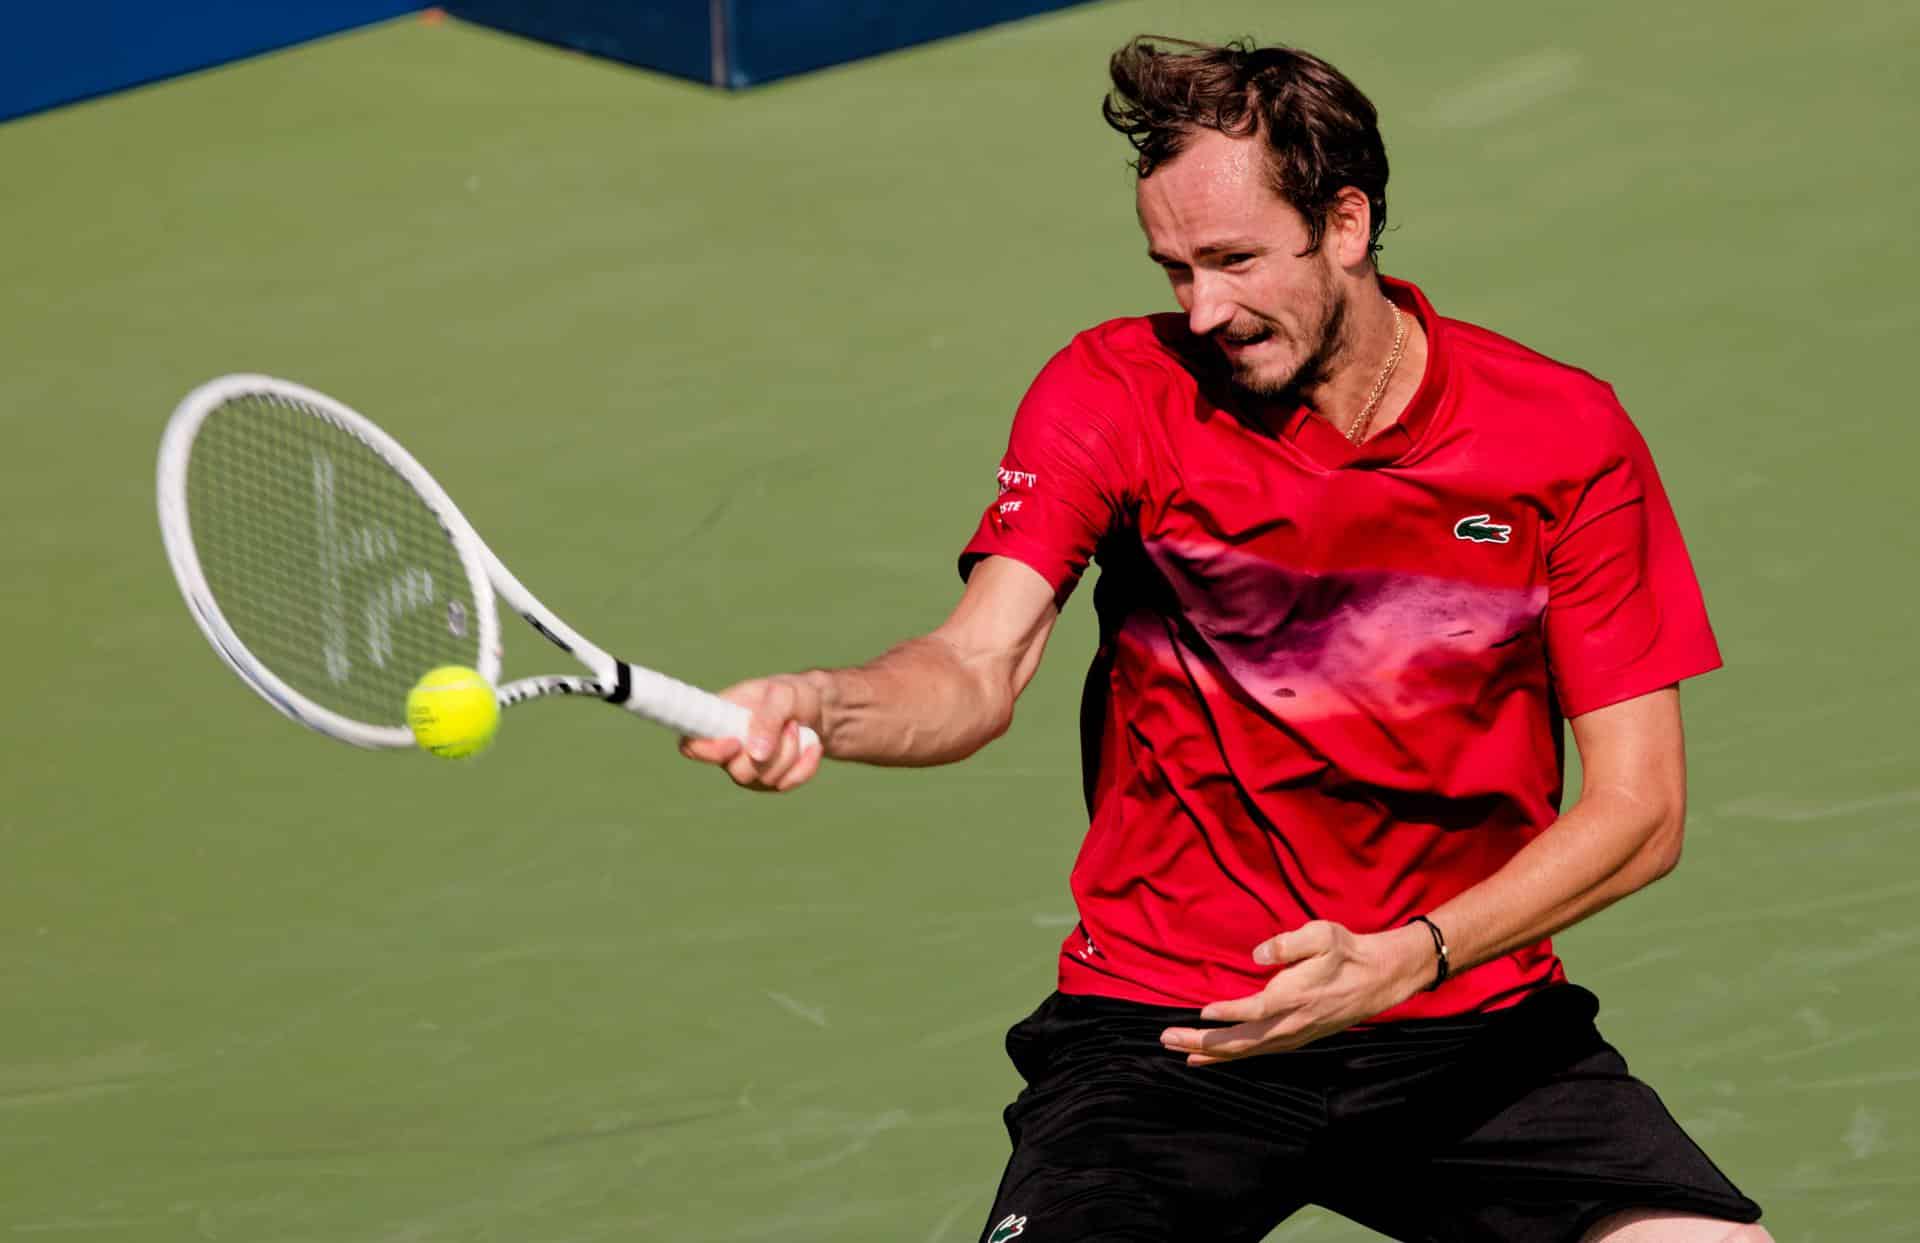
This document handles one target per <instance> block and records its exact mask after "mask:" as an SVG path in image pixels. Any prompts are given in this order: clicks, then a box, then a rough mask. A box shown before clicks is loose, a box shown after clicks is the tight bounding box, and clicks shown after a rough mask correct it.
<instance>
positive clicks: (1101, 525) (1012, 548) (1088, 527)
mask: <svg viewBox="0 0 1920 1243" xmlns="http://www.w3.org/2000/svg"><path fill="white" fill-rule="evenodd" d="M1088 354H1089V351H1087V350H1086V349H1085V348H1084V347H1082V346H1081V345H1080V344H1079V343H1076V344H1075V345H1073V346H1069V347H1068V348H1067V349H1065V350H1062V351H1061V352H1060V353H1059V354H1056V355H1055V356H1054V357H1053V359H1052V360H1051V361H1050V362H1048V364H1047V365H1046V367H1045V368H1043V369H1042V370H1041V372H1040V375H1039V376H1038V377H1037V378H1036V379H1035V380H1034V382H1033V386H1032V387H1031V388H1029V389H1028V390H1027V395H1026V397H1025V398H1024V399H1022V401H1021V402H1020V408H1019V410H1018V411H1017V412H1016V413H1015V415H1014V419H1013V432H1012V435H1011V436H1010V437H1009V439H1008V443H1007V451H1006V453H1005V454H1004V455H1003V456H1002V457H1001V459H1000V464H999V467H998V469H997V470H996V471H995V474H994V479H995V484H996V489H995V492H996V495H995V496H994V499H993V501H992V502H991V503H990V504H988V506H987V508H986V512H985V513H984V514H982V515H981V518H980V523H979V525H978V526H977V527H976V528H975V529H974V533H973V538H972V539H970V540H968V541H967V545H966V548H965V549H964V550H963V551H962V552H961V554H960V576H961V577H962V578H965V577H966V576H967V575H968V574H970V573H972V571H973V567H974V566H975V565H976V564H977V563H978V562H979V561H980V560H981V559H982V558H985V557H1012V558H1014V559H1015V560H1017V561H1021V562H1024V563H1025V564H1027V565H1029V566H1031V567H1032V568H1033V569H1035V570H1037V571H1038V572H1039V573H1040V575H1041V577H1043V578H1045V579H1046V580H1047V582H1048V583H1049V584H1050V585H1051V586H1052V587H1053V594H1054V602H1055V604H1056V605H1062V606H1064V605H1065V604H1066V601H1067V597H1068V596H1070V595H1071V594H1072V593H1073V589H1074V586H1075V585H1076V584H1077V583H1078V582H1079V581H1080V576H1081V575H1082V574H1084V573H1085V572H1086V568H1087V563H1088V562H1089V560H1091V559H1092V556H1093V551H1094V548H1095V547H1096V546H1097V545H1098V544H1099V542H1100V540H1101V538H1102V537H1103V536H1104V535H1105V534H1106V533H1107V532H1108V531H1109V530H1111V529H1112V528H1113V526H1114V524H1115V523H1116V522H1117V521H1118V519H1119V516H1120V515H1121V514H1122V513H1123V512H1124V510H1125V498H1126V495H1127V492H1128V479H1127V467H1126V462H1127V461H1128V460H1129V458H1130V455H1129V454H1128V453H1127V452H1126V451H1125V443H1126V436H1125V431H1124V429H1125V426H1126V421H1127V419H1128V418H1129V416H1130V415H1131V413H1132V407H1133V401H1132V398H1131V396H1130V395H1129V393H1128V391H1127V389H1126V387H1125V385H1124V383H1123V382H1122V381H1121V380H1120V379H1119V377H1118V376H1116V375H1114V374H1113V373H1112V372H1110V371H1108V370H1107V369H1106V368H1104V367H1101V366H1099V365H1097V364H1096V363H1094V362H1093V361H1092V360H1091V359H1090V358H1089V357H1088Z"/></svg>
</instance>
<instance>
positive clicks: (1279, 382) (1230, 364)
mask: <svg viewBox="0 0 1920 1243" xmlns="http://www.w3.org/2000/svg"><path fill="white" fill-rule="evenodd" d="M1319 302H1320V305H1319V307H1318V308H1317V313H1316V314H1315V315H1313V316H1312V317H1311V319H1310V321H1309V327H1308V329H1307V336H1306V339H1305V340H1303V341H1301V342H1300V343H1299V344H1300V345H1301V347H1302V353H1301V355H1300V358H1299V361H1298V362H1297V363H1296V364H1295V365H1294V366H1293V367H1292V368H1291V369H1290V370H1288V371H1286V372H1284V373H1280V374H1276V373H1273V372H1267V373H1264V374H1263V373H1262V372H1260V371H1258V370H1257V369H1256V368H1255V366H1254V364H1253V363H1252V362H1251V361H1250V360H1236V359H1227V360H1226V362H1227V372H1228V375H1227V379H1228V382H1229V383H1231V384H1232V385H1233V388H1234V390H1235V391H1236V392H1238V393H1240V394H1241V395H1242V396H1243V397H1247V398H1251V399H1253V400H1255V401H1258V402H1262V403H1280V402H1291V403H1294V404H1297V403H1298V401H1299V399H1300V396H1301V394H1302V393H1304V392H1305V391H1306V390H1309V389H1312V388H1315V387H1317V386H1319V385H1320V384H1322V383H1324V382H1325V380H1326V378H1327V376H1328V374H1329V373H1330V372H1331V371H1332V369H1333V364H1334V362H1335V361H1336V360H1337V359H1338V358H1339V357H1340V354H1341V352H1342V351H1343V350H1344V349H1345V348H1346V332H1345V328H1346V323H1347V300H1346V298H1345V297H1344V296H1343V295H1342V294H1341V293H1340V292H1339V290H1338V288H1337V287H1336V286H1335V285H1334V283H1333V282H1332V281H1331V280H1328V281H1326V282H1324V283H1323V284H1322V285H1321V287H1320V299H1319ZM1214 335H1215V336H1216V337H1218V338H1220V339H1222V340H1226V341H1232V342H1235V343H1246V342H1251V341H1262V340H1266V339H1268V338H1271V337H1274V336H1281V337H1285V336H1286V333H1285V330H1284V329H1282V328H1281V326H1280V325H1279V324H1278V323H1276V322H1275V321H1273V320H1270V319H1267V318H1266V317H1264V316H1258V317H1255V316H1249V317H1248V318H1247V319H1246V320H1245V321H1241V320H1237V319H1236V320H1234V321H1233V322H1231V323H1229V324H1227V325H1226V326H1225V327H1223V328H1221V329H1219V330H1218V331H1217V332H1216V333H1215V334H1214Z"/></svg>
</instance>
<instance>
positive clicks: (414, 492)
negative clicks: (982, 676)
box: [159, 375, 819, 747]
mask: <svg viewBox="0 0 1920 1243" xmlns="http://www.w3.org/2000/svg"><path fill="white" fill-rule="evenodd" d="M159 493H160V495H159V501H160V531H161V534H162V536H163V537H164V538H165V540H166V545H167V557H168V559H169V560H170V561H171V562H172V563H173V573H174V577H175V578H176V579H178V580H179V582H180V590H181V593H182V594H183V595H185V596H186V599H187V607H188V608H189V609H190V610H191V611H192V613H193V617H194V620H195V621H197V622H198V623H199V624H200V629H201V630H202V631H203V632H204V633H205V634H206V636H207V639H208V641H209V642H211V643H212V644H213V648H214V650H215V651H216V652H218V653H219V654H220V657H221V659H222V660H224V661H226V663H227V665H228V666H229V667H230V668H231V669H232V670H233V671H234V672H235V673H237V674H239V675H240V677H241V679H242V680H243V681H244V682H246V684H247V685H248V686H251V687H252V688H253V689H254V690H255V691H256V692H258V693H259V695H260V697H261V698H263V699H265V700H266V701H267V702H268V703H270V704H272V705H273V706H274V707H275V708H278V709H279V710H280V711H281V712H283V713H285V714H286V715H287V716H289V717H291V718H293V719H294V720H296V721H298V722H300V724H302V725H305V726H307V727H308V728H310V729H314V730H318V731H319V732H320V733H323V734H325V735H327V736H328V737H329V738H338V739H339V740H340V741H342V742H350V743H353V744H354V745H355V746H361V747H411V746H413V745H415V744H414V738H413V733H412V731H411V730H409V729H408V728H407V724H406V698H407V691H408V690H409V689H410V688H411V687H412V686H413V684H414V683H415V682H416V681H418V680H419V678H420V676H421V675H422V674H424V673H426V672H427V670H429V669H432V668H435V667H436V666H440V665H466V666H468V667H471V668H473V669H477V670H478V671H479V672H480V673H481V674H482V675H484V676H485V677H486V679H487V681H488V683H489V684H491V685H494V686H496V687H497V688H498V689H497V691H496V693H497V695H498V696H499V700H500V703H501V706H503V707H511V706H513V705H515V704H521V703H525V702H527V701H528V700H531V699H539V698H542V697H544V696H547V695H585V696H592V697H593V698H596V699H604V700H606V701H607V702H608V703H612V704H618V705H619V706H620V707H623V708H625V709H627V710H628V711H630V712H635V713H638V714H639V715H641V716H643V717H646V718H647V719H648V720H651V721H656V722H658V723H659V724H661V725H664V726H666V727H667V728H669V729H672V730H675V731H676V732H678V733H682V734H689V735H693V736H696V737H702V738H721V737H734V736H739V735H742V734H744V733H745V732H746V728H747V722H748V719H749V713H748V712H747V710H746V709H745V708H742V707H740V706H739V705H738V704H732V703H728V702H727V701H726V700H724V699H721V698H719V697H718V696H715V695H710V694H708V693H707V692H706V691H703V690H700V689H698V688H696V687H692V686H688V685H687V684H686V683H684V682H677V681H675V680H674V679H672V678H669V677H665V676H663V675H661V674H658V673H655V672H653V671H652V670H649V669H643V668H641V667H640V666H638V665H632V664H628V663H627V662H626V661H623V660H616V659H614V658H613V657H612V656H610V655H608V654H607V653H606V652H604V651H602V650H600V649H599V648H598V647H596V646H594V645H593V644H592V643H589V642H587V640H586V639H584V638H582V637H581V636H580V634H579V633H578V632H577V631H575V630H574V629H573V628H572V627H571V626H569V625H567V624H566V623H565V622H563V621H561V620H560V619H559V618H558V617H556V616H554V614H553V612H552V611H551V610H549V609H548V608H547V607H546V606H545V605H543V604H541V603H540V601H539V600H537V599H535V598H534V596H533V594H532V593H531V592H529V591H528V590H527V589H526V588H525V587H524V586H522V585H521V583H520V580H519V579H517V578H515V577H514V576H513V574H512V573H511V572H510V571H509V570H508V569H507V567H506V566H504V565H502V564H501V563H500V558H498V557H496V556H495V555H494V554H493V550H492V549H490V548H488V547H487V545H486V543H485V542H484V541H482V540H481V538H480V536H479V535H478V534H477V533H476V532H475V531H474V529H473V526H472V524H471V523H469V522H468V521H467V520H466V517H465V516H464V515H462V514H461V512H460V511H459V510H458V509H457V508H455V506H454V504H453V501H452V500H451V499H449V498H448V496H447V494H446V492H445V490H444V489H442V488H441V487H440V485H439V484H438V483H436V482H434V479H433V476H431V475H429V474H428V473H427V472H426V470H425V468H423V467H422V466H421V465H420V463H418V462H416V461H415V460H414V459H413V455H412V454H410V453H408V452H407V451H406V450H405V449H403V448H401V447H400V445H399V443H398V442H397V441H395V440H394V439H393V437H391V436H389V435H387V434H386V433H385V432H383V431H381V430H380V428H379V427H377V426H375V425H374V423H373V422H372V421H371V420H369V419H367V418H366V417H365V416H364V415H361V414H359V413H357V412H355V411H354V410H351V409H349V408H348V407H347V406H345V405H342V404H341V403H340V402H337V401H335V400H333V399H332V398H331V397H328V396H326V395H325V394H322V393H317V392H315V391H313V390H312V389H310V388H306V387H303V386H302V385H299V384H293V383H290V382H288V381H286V380H276V379H273V378H272V377H270V376H261V375H229V376H222V377H220V378H219V379H217V380H212V381H209V382H208V383H206V384H203V385H201V386H200V387H199V388H197V389H195V390H194V391H193V392H191V393H189V394H187V396H186V398H185V399H184V400H183V401H181V403H180V404H179V406H177V407H176V408H175V409H174V412H173V417H172V418H171V419H170V420H169V421H168V423H167V430H166V433H165V435H164V436H162V438H161V441H160V488H159ZM496 593H497V594H498V595H499V596H500V597H501V598H502V599H504V600H505V601H506V602H507V605H508V607H510V608H512V609H513V611H514V612H516V613H518V614H520V616H522V617H524V618H526V619H527V623H528V624H529V625H531V626H532V627H533V628H534V629H535V630H537V631H539V632H540V633H541V634H542V635H544V636H546V638H547V640H548V641H549V642H551V643H552V644H553V645H554V646H556V647H558V648H560V649H561V650H562V651H564V652H569V653H571V654H572V655H573V656H574V658H575V659H576V660H578V661H579V662H580V663H581V664H582V665H584V666H585V667H586V669H587V676H586V677H574V676H565V675H558V676H547V677H531V678H520V679H517V680H515V681H512V682H508V683H506V684H504V685H501V684H500V662H501V645H500V621H499V617H498V615H497V614H496V612H495V610H494V597H495V595H496ZM801 741H802V744H803V745H804V746H816V745H818V743H819V739H818V738H817V737H815V736H814V733H813V731H812V730H803V732H802V739H801Z"/></svg>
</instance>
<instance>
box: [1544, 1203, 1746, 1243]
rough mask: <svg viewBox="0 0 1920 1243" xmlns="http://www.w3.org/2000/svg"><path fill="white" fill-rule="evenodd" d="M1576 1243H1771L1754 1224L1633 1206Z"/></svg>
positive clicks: (1592, 1230) (1596, 1227) (1608, 1219)
mask: <svg viewBox="0 0 1920 1243" xmlns="http://www.w3.org/2000/svg"><path fill="white" fill-rule="evenodd" d="M1580 1243H1773V1236H1772V1235H1771V1234H1768V1233H1767V1229H1766V1227H1765V1226H1762V1225H1759V1224H1758V1223H1755V1224H1751V1225H1746V1224H1742V1223H1740V1222H1737V1221H1721V1220H1720V1219H1718V1218H1715V1217H1700V1216H1696V1215H1694V1214H1690V1213H1671V1212H1662V1211H1660V1210H1658V1209H1634V1210H1632V1211H1631V1212H1626V1213H1616V1214H1614V1215H1613V1216H1612V1217H1609V1218H1607V1219H1606V1220H1605V1221H1603V1222H1601V1223H1600V1224H1599V1225H1597V1226H1595V1227H1594V1228H1593V1229H1591V1230H1589V1231H1587V1233H1586V1235H1585V1237H1583V1238H1582V1239H1581V1241H1580Z"/></svg>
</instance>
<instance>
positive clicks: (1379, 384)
mask: <svg viewBox="0 0 1920 1243" xmlns="http://www.w3.org/2000/svg"><path fill="white" fill-rule="evenodd" d="M1387 305H1388V306H1389V307H1391V308H1392V310H1393V353H1391V354H1389V355H1387V365H1386V366H1385V367H1382V368H1381V369H1380V378H1379V379H1377V380H1375V381H1374V382H1373V392H1372V393H1371V394H1370V395H1369V396H1368V397H1367V404H1366V405H1364V406H1362V407H1360V417H1359V418H1357V419H1355V420H1354V421H1353V426H1352V427H1349V428H1348V429H1347V439H1348V440H1349V441H1351V442H1352V443H1354V444H1356V445H1357V444H1359V443H1360V439H1361V437H1363V436H1365V435H1366V434H1367V425H1368V424H1370V423H1372V422H1373V412H1374V410H1375V409H1376V408H1377V407H1378V406H1379V405H1380V399H1381V398H1382V397H1385V396H1386V395H1387V381H1388V380H1391V379H1393V372H1394V369H1395V368H1397V367H1398V366H1399V365H1400V354H1401V351H1403V350H1404V349H1406V346H1407V317H1406V316H1404V315H1402V314H1401V313H1400V308H1399V307H1397V306H1394V305H1393V304H1392V303H1391V302H1390V303H1388V304H1387Z"/></svg>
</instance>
